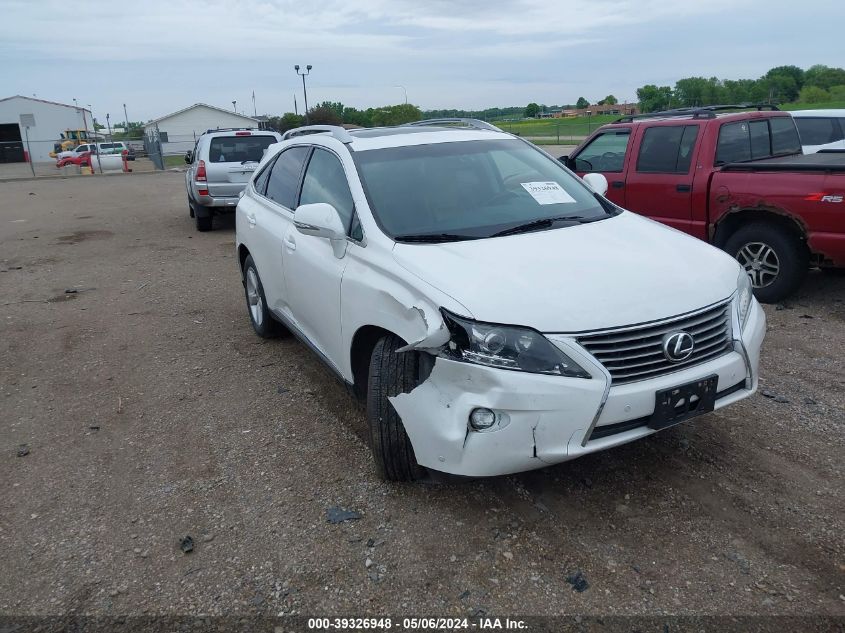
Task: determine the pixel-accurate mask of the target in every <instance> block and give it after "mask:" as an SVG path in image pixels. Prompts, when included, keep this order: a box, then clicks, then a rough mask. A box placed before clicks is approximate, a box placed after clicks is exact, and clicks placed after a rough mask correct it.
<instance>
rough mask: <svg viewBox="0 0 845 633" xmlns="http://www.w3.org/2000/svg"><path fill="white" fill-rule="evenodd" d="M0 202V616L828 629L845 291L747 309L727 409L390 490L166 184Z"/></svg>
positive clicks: (100, 185) (348, 425) (22, 190)
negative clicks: (747, 623) (809, 625)
mask: <svg viewBox="0 0 845 633" xmlns="http://www.w3.org/2000/svg"><path fill="white" fill-rule="evenodd" d="M0 199H2V201H3V203H2V208H0V288H2V293H0V296H1V297H2V299H0V302H2V306H3V310H2V323H0V354H2V359H3V362H2V366H0V403H2V406H0V417H2V425H0V439H2V443H0V447H1V448H2V451H0V480H2V482H3V485H2V487H0V508H2V511H0V569H2V570H3V573H2V574H0V614H4V615H24V614H35V615H41V614H68V613H88V614H100V615H113V614H195V613H206V614H228V615H232V614H274V615H275V614H279V613H285V614H290V613H293V614H305V615H328V614H337V615H351V614H357V615H365V614H373V615H377V614H381V615H388V614H394V615H395V614H406V615H418V616H419V615H427V616H430V615H471V614H475V613H479V612H480V611H483V612H486V613H488V614H499V615H506V614H523V615H528V614H532V615H537V614H561V613H566V614H573V613H582V614H604V615H612V614H656V615H660V614H686V615H698V614H726V613H727V614H832V615H839V616H843V615H845V595H843V594H845V541H843V539H842V534H843V528H845V520H843V508H844V507H845V503H844V502H845V486H843V461H842V455H843V444H844V443H843V424H844V423H845V413H843V411H845V388H844V387H845V369H843V360H842V358H843V348H845V328H843V320H845V303H843V300H845V277H842V276H834V275H824V274H821V273H819V272H815V273H813V274H811V275H810V276H809V279H808V281H807V283H806V284H805V286H804V288H803V290H802V291H801V293H800V294H799V295H798V296H796V297H795V298H794V300H793V301H791V302H790V303H789V304H787V305H785V306H779V307H777V308H776V307H775V306H766V313H767V316H768V319H769V334H768V338H767V341H766V344H765V348H764V353H763V360H762V367H761V371H762V375H763V378H762V382H761V389H763V390H765V391H763V392H762V393H760V394H757V395H755V396H754V397H751V398H749V399H747V400H745V401H743V402H742V403H740V404H738V405H735V406H733V407H730V408H728V409H727V410H723V411H720V412H718V413H715V414H712V415H710V416H708V417H706V418H700V419H698V420H696V421H695V422H693V423H687V424H683V425H681V426H679V427H675V428H673V429H669V430H667V431H664V432H662V433H660V434H657V435H655V436H652V437H650V438H647V439H645V440H642V441H639V442H636V443H634V444H631V445H628V446H624V447H621V448H617V449H614V450H611V451H607V452H604V453H601V454H597V455H591V456H587V457H583V458H581V459H579V460H576V461H573V462H569V463H567V464H563V465H561V466H557V467H554V468H547V469H545V470H542V471H537V472H532V473H527V474H522V475H517V476H510V477H500V478H496V479H489V480H479V481H470V482H455V481H448V482H445V483H437V484H417V485H393V484H386V483H383V482H381V481H379V480H378V479H377V478H376V476H375V472H374V468H373V465H372V461H371V458H370V455H369V449H368V447H367V444H366V441H365V440H364V437H365V434H364V429H365V420H364V417H363V415H362V412H361V411H360V409H359V408H358V406H357V405H356V404H355V403H354V402H353V401H352V400H351V399H350V397H349V396H347V395H346V392H345V390H344V389H343V388H342V386H340V385H339V384H338V383H337V382H336V381H335V380H334V379H333V378H332V377H331V375H330V374H329V373H328V371H327V370H325V369H323V367H322V366H321V365H320V363H319V362H318V361H317V360H316V359H315V357H314V356H313V355H312V354H311V353H310V352H309V351H308V350H306V349H305V347H304V346H302V345H301V344H299V343H297V342H296V341H294V340H290V339H288V340H276V341H264V340H261V339H259V338H257V337H256V336H255V335H254V334H253V332H252V330H251V328H250V325H249V321H248V318H247V313H246V309H245V306H244V299H243V294H242V288H241V285H240V280H239V276H238V271H237V262H236V259H235V257H234V249H233V241H234V230H233V225H232V223H231V222H229V223H222V225H221V226H220V227H219V228H218V229H217V230H215V231H213V232H211V233H205V234H200V233H197V232H196V231H195V230H194V227H193V224H192V221H191V220H190V219H189V218H188V212H187V207H186V203H185V193H184V185H183V180H182V175H181V174H174V173H163V174H154V175H134V176H116V177H110V178H100V177H96V178H87V179H82V178H79V179H68V180H53V179H51V180H49V181H30V182H13V183H5V184H0ZM68 290H72V291H73V292H70V293H69V292H68ZM767 396H771V397H767ZM336 507H337V508H340V509H342V510H348V511H352V512H354V513H356V515H355V516H359V518H357V519H351V520H348V521H344V522H340V523H331V522H329V521H327V512H328V511H329V510H330V509H332V508H336ZM187 535H190V536H191V537H192V540H193V551H191V552H190V553H183V552H182V551H181V549H180V540H181V539H183V537H185V536H187Z"/></svg>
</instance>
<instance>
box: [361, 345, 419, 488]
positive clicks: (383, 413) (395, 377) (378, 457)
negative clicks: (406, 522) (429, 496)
mask: <svg viewBox="0 0 845 633" xmlns="http://www.w3.org/2000/svg"><path fill="white" fill-rule="evenodd" d="M403 345H405V343H404V342H403V341H402V340H401V339H399V338H398V337H396V336H393V335H392V334H391V335H388V336H385V337H383V338H382V339H380V340H379V342H378V343H376V346H375V347H374V348H373V353H372V356H371V357H370V371H369V375H368V380H367V422H368V423H369V427H370V448H371V449H372V451H373V458H374V459H375V462H376V469H377V470H378V473H379V475H381V476H382V478H384V479H386V480H387V481H413V480H415V479H419V478H421V477H422V476H423V474H424V472H425V471H424V470H423V469H422V468H421V467H420V466H419V464H417V458H416V456H415V455H414V448H413V447H412V446H411V440H410V439H409V438H408V434H407V433H406V432H405V427H404V425H403V424H402V419H401V418H400V417H399V414H398V413H396V410H395V409H394V408H393V405H392V404H390V401H389V400H388V398H391V397H393V396H396V395H399V394H400V393H407V392H409V391H411V390H412V389H413V388H414V387H416V386H417V384H418V383H419V373H420V364H419V361H420V359H419V354H418V353H417V352H401V353H397V351H396V350H397V349H399V348H400V347H402V346H403Z"/></svg>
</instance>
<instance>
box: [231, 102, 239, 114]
mask: <svg viewBox="0 0 845 633" xmlns="http://www.w3.org/2000/svg"><path fill="white" fill-rule="evenodd" d="M232 110H234V111H235V114H237V113H238V102H237V101H232Z"/></svg>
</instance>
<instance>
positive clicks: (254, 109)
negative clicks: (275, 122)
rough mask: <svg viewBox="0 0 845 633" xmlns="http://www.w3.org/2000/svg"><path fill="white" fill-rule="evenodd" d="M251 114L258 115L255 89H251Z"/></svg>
mask: <svg viewBox="0 0 845 633" xmlns="http://www.w3.org/2000/svg"><path fill="white" fill-rule="evenodd" d="M252 114H253V116H256V117H257V116H258V110H257V109H256V107H255V90H253V91H252Z"/></svg>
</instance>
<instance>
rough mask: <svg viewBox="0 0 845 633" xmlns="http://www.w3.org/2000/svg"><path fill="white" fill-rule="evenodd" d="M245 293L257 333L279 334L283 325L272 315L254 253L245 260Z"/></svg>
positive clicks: (266, 336) (269, 335)
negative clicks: (253, 256)
mask: <svg viewBox="0 0 845 633" xmlns="http://www.w3.org/2000/svg"><path fill="white" fill-rule="evenodd" d="M197 219H199V218H197ZM210 219H211V218H209V220H210ZM244 294H245V295H246V307H247V311H248V312H249V320H250V322H251V323H252V329H253V330H255V333H256V334H258V336H260V337H261V338H276V337H277V336H279V334H281V331H282V325H281V324H280V323H279V322H278V321H275V320H274V319H273V317H272V316H270V310H269V309H268V308H267V299H266V298H265V296H264V286H263V285H261V278H260V277H259V276H258V269H257V268H256V267H255V261H253V259H252V255H248V256H247V258H246V260H245V261H244Z"/></svg>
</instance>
